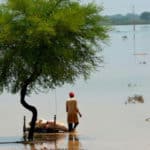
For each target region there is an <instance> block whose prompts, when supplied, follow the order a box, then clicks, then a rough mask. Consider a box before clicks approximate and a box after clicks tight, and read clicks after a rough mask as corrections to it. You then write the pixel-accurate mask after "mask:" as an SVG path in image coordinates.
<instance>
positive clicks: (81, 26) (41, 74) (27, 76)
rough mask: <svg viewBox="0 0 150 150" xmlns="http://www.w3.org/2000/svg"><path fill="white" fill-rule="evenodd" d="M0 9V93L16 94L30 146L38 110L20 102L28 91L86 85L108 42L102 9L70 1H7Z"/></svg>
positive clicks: (93, 5) (29, 92)
mask: <svg viewBox="0 0 150 150" xmlns="http://www.w3.org/2000/svg"><path fill="white" fill-rule="evenodd" d="M0 7H1V9H0V90H1V92H3V90H8V92H11V93H17V92H20V102H21V104H22V105H23V106H24V107H25V108H26V109H28V110H29V111H31V112H32V115H33V116H32V120H31V128H30V131H29V135H28V139H29V140H33V134H34V128H35V122H36V120H37V109H36V108H35V107H34V106H32V105H30V104H28V103H27V102H26V101H25V97H26V96H27V95H28V94H31V93H32V92H33V91H36V92H38V91H39V90H40V89H51V88H55V87H57V86H62V85H63V84H64V83H70V84H72V83H74V82H75V80H76V79H77V78H78V77H79V76H83V77H84V79H87V78H88V77H89V75H90V72H91V71H93V70H95V69H96V67H97V66H98V65H99V63H102V58H101V57H98V56H97V52H98V51H99V49H100V48H101V47H100V44H101V43H102V42H105V41H106V39H107V38H108V31H109V28H108V27H107V26H105V25H104V22H105V17H103V16H102V15H100V13H101V11H102V8H101V7H98V6H96V5H95V4H93V3H89V4H86V5H85V4H84V5H81V4H80V3H79V2H78V1H71V0H8V1H7V2H6V3H4V4H1V6H0Z"/></svg>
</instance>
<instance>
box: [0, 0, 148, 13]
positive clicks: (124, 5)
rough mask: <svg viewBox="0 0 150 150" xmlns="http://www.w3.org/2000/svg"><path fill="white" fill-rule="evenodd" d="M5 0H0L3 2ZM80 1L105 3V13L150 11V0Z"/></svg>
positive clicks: (83, 0) (82, 0)
mask: <svg viewBox="0 0 150 150" xmlns="http://www.w3.org/2000/svg"><path fill="white" fill-rule="evenodd" d="M2 1H4V0H0V2H2ZM79 1H80V2H84V3H87V2H96V3H97V4H103V7H104V11H103V13H104V14H105V15H113V14H126V13H130V12H132V10H133V6H134V7H135V13H137V14H140V13H141V12H143V11H149V12H150V0H79Z"/></svg>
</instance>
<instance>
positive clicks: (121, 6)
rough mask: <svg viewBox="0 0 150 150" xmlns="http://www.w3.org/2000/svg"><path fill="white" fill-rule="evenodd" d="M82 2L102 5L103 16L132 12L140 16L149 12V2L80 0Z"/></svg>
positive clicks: (145, 0)
mask: <svg viewBox="0 0 150 150" xmlns="http://www.w3.org/2000/svg"><path fill="white" fill-rule="evenodd" d="M82 1H84V2H95V3H97V4H102V5H103V7H104V11H103V13H104V14H105V15H114V14H123V15H125V14H127V13H132V12H133V7H134V8H135V13H136V14H140V13H142V12H144V11H149V12H150V0H82Z"/></svg>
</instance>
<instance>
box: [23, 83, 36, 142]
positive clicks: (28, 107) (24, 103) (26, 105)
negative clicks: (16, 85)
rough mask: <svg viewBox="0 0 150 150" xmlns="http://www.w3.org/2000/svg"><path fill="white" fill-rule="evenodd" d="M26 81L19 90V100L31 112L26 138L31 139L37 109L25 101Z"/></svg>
mask: <svg viewBox="0 0 150 150" xmlns="http://www.w3.org/2000/svg"><path fill="white" fill-rule="evenodd" d="M28 84H29V83H28V82H26V83H24V85H23V86H22V88H21V92H20V97H21V98H20V101H21V104H22V105H23V106H24V107H25V108H26V109H28V110H29V111H31V112H32V119H31V123H30V130H29V134H28V140H29V141H32V140H33V135H34V129H35V122H36V120H37V109H36V108H35V107H34V106H31V105H29V104H28V103H27V102H26V101H25V96H26V92H27V86H28Z"/></svg>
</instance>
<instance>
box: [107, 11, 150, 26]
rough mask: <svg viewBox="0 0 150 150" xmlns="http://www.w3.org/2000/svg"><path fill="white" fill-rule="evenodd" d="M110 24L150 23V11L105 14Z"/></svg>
mask: <svg viewBox="0 0 150 150" xmlns="http://www.w3.org/2000/svg"><path fill="white" fill-rule="evenodd" d="M106 17H107V18H108V19H109V21H110V24H112V25H129V24H150V12H147V11H145V12H142V13H141V14H139V15H138V14H134V13H128V14H126V15H121V14H116V15H111V16H106Z"/></svg>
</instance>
